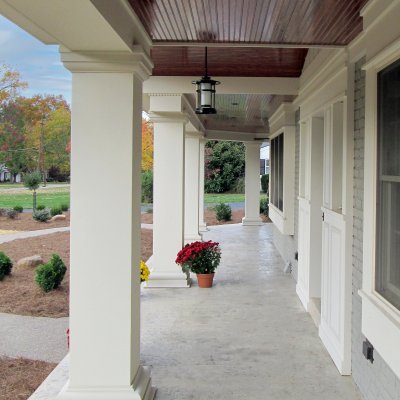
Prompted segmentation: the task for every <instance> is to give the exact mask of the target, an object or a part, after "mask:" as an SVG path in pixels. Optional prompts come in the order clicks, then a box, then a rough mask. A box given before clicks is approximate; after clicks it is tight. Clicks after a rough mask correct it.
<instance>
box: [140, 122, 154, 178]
mask: <svg viewBox="0 0 400 400" xmlns="http://www.w3.org/2000/svg"><path fill="white" fill-rule="evenodd" d="M153 150H154V142H153V125H152V124H151V123H150V122H149V121H146V120H144V119H142V171H152V170H153Z"/></svg>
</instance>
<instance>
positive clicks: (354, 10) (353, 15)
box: [331, 3, 362, 42]
mask: <svg viewBox="0 0 400 400" xmlns="http://www.w3.org/2000/svg"><path fill="white" fill-rule="evenodd" d="M359 5H360V3H358V4H354V6H353V7H351V8H350V13H349V18H348V23H347V25H345V26H344V27H342V29H341V31H340V32H339V31H338V32H337V33H336V34H334V35H333V36H332V37H331V40H335V41H336V40H337V41H341V42H343V39H344V36H348V33H351V34H352V33H353V31H354V30H355V27H356V26H358V24H357V22H358V20H359V19H360V20H361V21H362V18H361V16H360V12H359Z"/></svg>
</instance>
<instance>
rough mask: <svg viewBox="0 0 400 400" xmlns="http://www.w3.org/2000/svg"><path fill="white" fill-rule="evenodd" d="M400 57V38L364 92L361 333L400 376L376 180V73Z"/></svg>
mask: <svg viewBox="0 0 400 400" xmlns="http://www.w3.org/2000/svg"><path fill="white" fill-rule="evenodd" d="M398 59H400V39H397V40H396V41H394V42H392V43H391V44H390V45H388V46H387V47H386V48H383V49H382V50H381V51H380V52H379V53H378V54H376V55H375V56H374V57H373V58H372V59H370V60H369V61H368V62H367V63H366V65H365V66H364V69H365V71H366V93H365V100H366V104H365V160H366V162H365V167H364V168H365V170H364V232H363V240H364V243H363V285H362V290H360V291H359V294H360V296H361V298H362V332H363V334H364V335H365V336H366V337H367V338H368V340H370V342H371V343H372V344H373V345H374V347H375V348H376V350H377V351H378V352H379V354H380V355H381V356H382V357H383V359H384V360H385V361H386V362H387V364H388V365H389V366H390V368H392V370H393V372H394V373H395V374H396V375H397V376H398V377H400V353H399V352H398V351H397V350H396V349H398V346H399V343H400V310H398V309H397V308H395V307H394V306H393V305H392V304H390V303H389V302H388V301H387V300H385V299H384V298H383V297H382V296H380V295H379V294H378V293H377V292H376V290H375V259H376V258H375V256H376V253H375V251H376V249H375V247H376V185H377V183H376V180H377V118H378V115H377V110H378V101H377V75H378V73H379V71H381V70H382V69H384V68H385V67H387V66H388V65H390V64H392V63H393V62H395V61H396V60H398Z"/></svg>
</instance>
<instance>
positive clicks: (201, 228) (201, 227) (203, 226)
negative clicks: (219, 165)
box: [199, 139, 208, 232]
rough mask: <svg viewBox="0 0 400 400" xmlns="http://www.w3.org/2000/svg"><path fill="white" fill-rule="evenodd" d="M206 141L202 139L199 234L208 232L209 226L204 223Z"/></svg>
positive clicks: (200, 149)
mask: <svg viewBox="0 0 400 400" xmlns="http://www.w3.org/2000/svg"><path fill="white" fill-rule="evenodd" d="M205 144H206V140H205V139H200V148H199V151H200V160H199V161H200V176H199V232H207V231H208V229H207V224H206V222H205V221H204V151H205Z"/></svg>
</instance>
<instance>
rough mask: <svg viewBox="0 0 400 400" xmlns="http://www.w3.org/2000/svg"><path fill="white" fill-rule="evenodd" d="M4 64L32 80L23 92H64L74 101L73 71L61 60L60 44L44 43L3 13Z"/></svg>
mask: <svg viewBox="0 0 400 400" xmlns="http://www.w3.org/2000/svg"><path fill="white" fill-rule="evenodd" d="M0 64H7V65H9V66H10V67H11V68H12V69H15V70H17V71H19V73H20V74H21V80H23V81H25V82H27V83H28V88H27V89H24V90H22V91H21V94H22V95H23V96H27V97H30V96H32V95H34V94H54V95H59V94H61V95H62V96H63V97H64V98H65V99H66V100H67V102H68V103H70V104H71V73H70V72H69V71H68V70H67V69H65V68H64V66H63V65H62V63H61V61H60V56H59V54H58V46H49V45H45V44H43V43H42V42H40V41H39V40H37V39H35V38H34V37H33V36H31V35H30V34H29V33H27V32H25V31H24V30H22V29H20V28H19V27H18V26H17V25H15V24H13V23H12V22H11V21H9V20H8V19H6V18H4V17H3V16H1V15H0Z"/></svg>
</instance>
